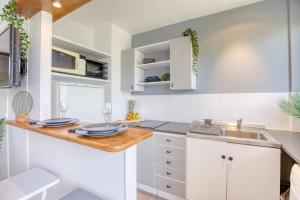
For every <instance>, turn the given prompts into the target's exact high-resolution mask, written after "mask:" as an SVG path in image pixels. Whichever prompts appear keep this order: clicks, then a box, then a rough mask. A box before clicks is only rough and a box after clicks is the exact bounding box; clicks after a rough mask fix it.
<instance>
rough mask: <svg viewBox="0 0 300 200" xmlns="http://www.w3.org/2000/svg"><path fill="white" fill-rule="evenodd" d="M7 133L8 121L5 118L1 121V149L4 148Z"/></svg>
mask: <svg viewBox="0 0 300 200" xmlns="http://www.w3.org/2000/svg"><path fill="white" fill-rule="evenodd" d="M5 133H6V121H5V118H3V119H0V149H1V147H2V141H3V138H4V136H5Z"/></svg>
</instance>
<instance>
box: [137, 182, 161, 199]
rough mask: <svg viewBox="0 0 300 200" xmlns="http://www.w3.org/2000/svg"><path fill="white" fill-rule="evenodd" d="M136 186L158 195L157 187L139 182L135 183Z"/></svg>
mask: <svg viewBox="0 0 300 200" xmlns="http://www.w3.org/2000/svg"><path fill="white" fill-rule="evenodd" d="M137 188H138V189H139V190H142V191H144V192H148V193H150V194H153V195H156V196H157V195H158V191H157V189H155V188H153V187H150V186H147V185H144V184H141V183H138V184H137Z"/></svg>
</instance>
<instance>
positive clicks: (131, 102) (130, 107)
mask: <svg viewBox="0 0 300 200" xmlns="http://www.w3.org/2000/svg"><path fill="white" fill-rule="evenodd" d="M134 106H135V101H134V100H128V112H129V113H132V112H134Z"/></svg>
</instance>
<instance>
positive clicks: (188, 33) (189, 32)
mask: <svg viewBox="0 0 300 200" xmlns="http://www.w3.org/2000/svg"><path fill="white" fill-rule="evenodd" d="M183 36H185V37H190V38H191V42H192V50H193V65H192V70H193V72H194V73H195V74H197V73H198V57H199V42H198V34H197V31H195V30H193V29H191V28H188V29H187V30H185V31H184V32H183Z"/></svg>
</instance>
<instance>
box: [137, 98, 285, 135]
mask: <svg viewBox="0 0 300 200" xmlns="http://www.w3.org/2000/svg"><path fill="white" fill-rule="evenodd" d="M287 97H288V94H287V93H240V94H194V95H145V96H144V95H142V96H133V98H134V99H135V100H136V101H137V111H139V112H140V113H141V115H142V117H143V118H145V119H157V120H167V121H178V122H181V121H182V122H192V121H194V120H198V119H204V118H213V119H215V120H222V121H224V122H236V120H237V119H238V118H243V119H244V123H255V124H264V125H266V127H267V128H274V129H287V130H289V129H290V117H289V116H288V115H286V114H285V113H283V112H281V111H280V110H279V108H278V106H277V103H278V101H279V99H282V98H287Z"/></svg>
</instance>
